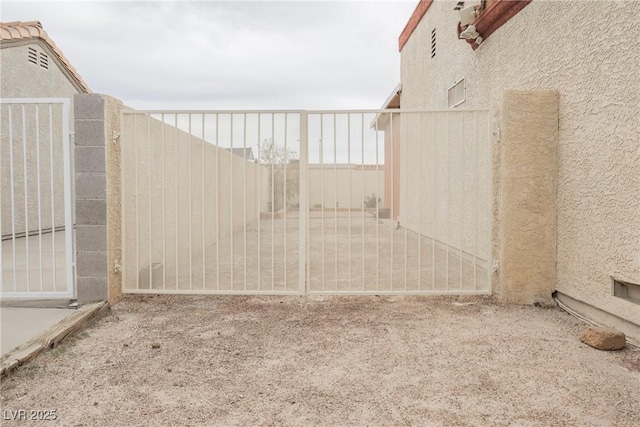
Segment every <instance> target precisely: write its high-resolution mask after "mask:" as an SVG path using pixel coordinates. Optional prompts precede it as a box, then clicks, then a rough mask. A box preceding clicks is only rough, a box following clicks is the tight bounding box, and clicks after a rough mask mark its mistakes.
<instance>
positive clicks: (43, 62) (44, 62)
mask: <svg viewBox="0 0 640 427" xmlns="http://www.w3.org/2000/svg"><path fill="white" fill-rule="evenodd" d="M40 66H41V67H42V68H44V69H46V70H48V69H49V56H48V55H47V54H46V53H42V52H40Z"/></svg>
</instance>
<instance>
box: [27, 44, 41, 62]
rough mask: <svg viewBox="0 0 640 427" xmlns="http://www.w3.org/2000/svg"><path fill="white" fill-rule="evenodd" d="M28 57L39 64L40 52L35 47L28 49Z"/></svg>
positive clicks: (30, 60)
mask: <svg viewBox="0 0 640 427" xmlns="http://www.w3.org/2000/svg"><path fill="white" fill-rule="evenodd" d="M27 59H28V60H29V62H31V63H32V64H36V65H38V52H37V51H36V50H35V49H34V48H32V47H30V48H29V49H28V50H27Z"/></svg>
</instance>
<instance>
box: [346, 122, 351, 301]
mask: <svg viewBox="0 0 640 427" xmlns="http://www.w3.org/2000/svg"><path fill="white" fill-rule="evenodd" d="M347 164H348V165H349V167H348V169H347V170H348V171H349V172H348V173H349V179H348V181H349V184H348V185H349V206H347V212H348V218H349V231H348V242H349V274H348V283H347V284H348V286H349V290H351V113H347Z"/></svg>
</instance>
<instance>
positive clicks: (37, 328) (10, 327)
mask: <svg viewBox="0 0 640 427" xmlns="http://www.w3.org/2000/svg"><path fill="white" fill-rule="evenodd" d="M75 311H76V310H75V309H73V310H72V309H60V308H26V307H0V333H1V335H0V352H1V354H2V356H4V355H5V354H7V353H8V352H10V351H11V350H13V349H14V348H16V347H18V346H20V345H22V344H24V343H26V342H28V341H30V340H32V339H33V338H35V337H37V336H38V335H40V334H42V333H43V332H45V331H47V330H48V329H49V328H51V327H52V326H53V325H55V324H56V323H58V322H59V321H61V320H62V319H64V318H66V317H67V316H69V315H71V314H73V313H74V312H75Z"/></svg>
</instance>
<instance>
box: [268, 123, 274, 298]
mask: <svg viewBox="0 0 640 427" xmlns="http://www.w3.org/2000/svg"><path fill="white" fill-rule="evenodd" d="M275 116H276V115H275V113H271V153H270V156H269V157H270V160H271V290H272V291H273V290H274V287H275V266H276V249H275V242H276V219H275V218H276V215H275V214H276V171H275V168H276V165H275V157H276V156H275V150H276V139H275V132H276V130H275V127H276V117H275Z"/></svg>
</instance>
